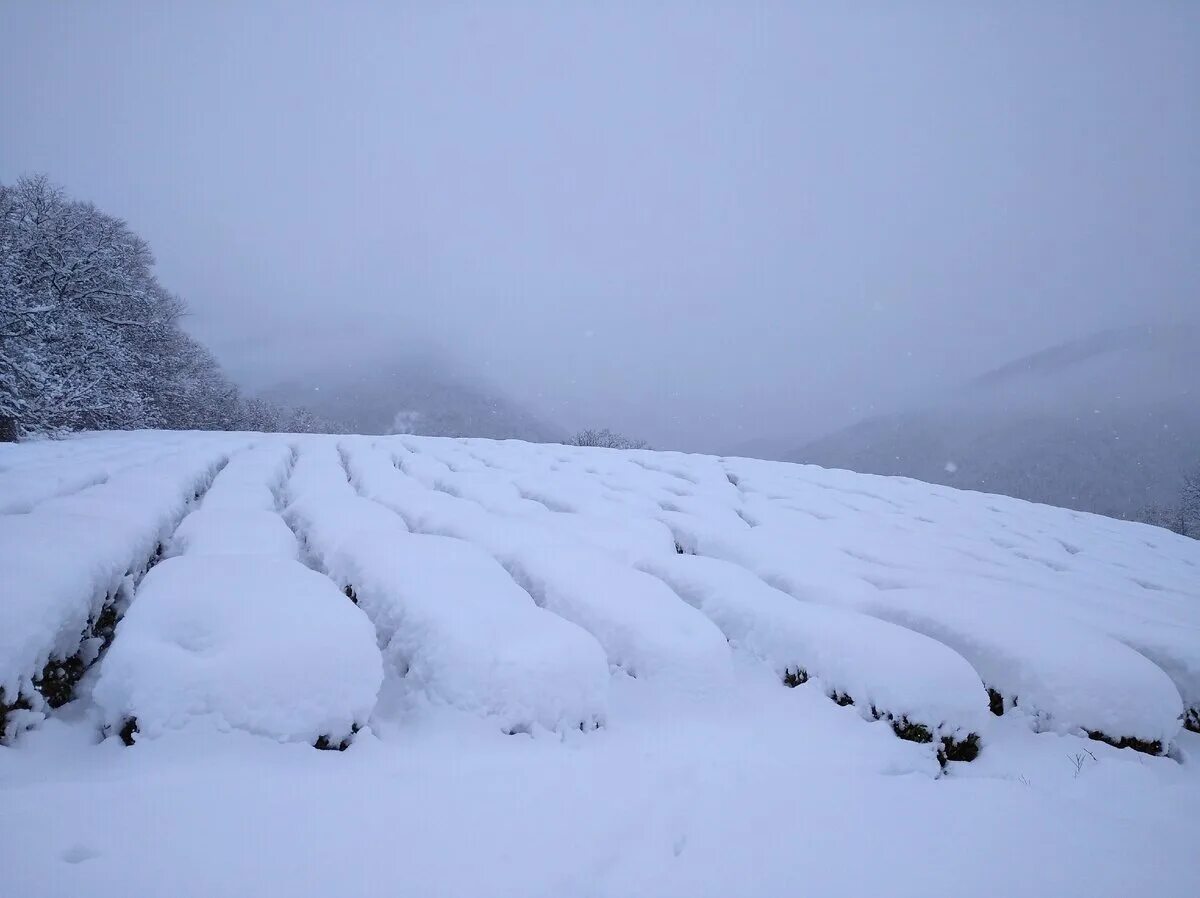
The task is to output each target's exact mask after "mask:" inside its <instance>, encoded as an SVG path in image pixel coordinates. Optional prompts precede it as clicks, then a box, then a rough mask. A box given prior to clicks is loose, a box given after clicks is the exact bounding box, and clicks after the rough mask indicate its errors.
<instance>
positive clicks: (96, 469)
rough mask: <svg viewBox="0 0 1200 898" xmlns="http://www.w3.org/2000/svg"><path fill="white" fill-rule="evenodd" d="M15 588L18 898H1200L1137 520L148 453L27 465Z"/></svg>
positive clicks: (577, 477) (1176, 672) (813, 476)
mask: <svg viewBox="0 0 1200 898" xmlns="http://www.w3.org/2000/svg"><path fill="white" fill-rule="evenodd" d="M0 570H2V571H3V587H2V593H3V595H2V597H0V690H2V692H0V711H2V713H3V716H4V722H3V726H4V742H5V745H4V746H3V747H0V894H3V895H6V896H7V895H12V896H22V898H38V896H76V895H80V894H86V895H89V896H93V898H108V896H130V895H133V896H164V898H165V896H171V898H179V896H215V895H279V896H288V898H298V896H309V895H312V896H317V895H320V896H327V895H347V896H373V895H379V896H385V895H386V896H408V895H411V896H438V895H457V896H509V895H511V896H523V895H537V896H542V895H545V896H574V895H586V896H601V895H603V896H622V898H630V896H675V895H678V896H704V895H712V896H722V898H730V896H742V895H746V896H750V895H753V896H759V895H780V896H784V895H786V896H795V895H798V894H807V895H814V896H848V898H849V896H854V898H859V896H864V895H921V896H929V895H949V894H953V895H989V896H990V895H997V896H1001V895H1003V896H1008V895H1053V896H1073V895H1079V896H1089V898H1096V896H1104V895H1113V896H1117V895H1122V896H1124V895H1130V894H1153V895H1156V896H1181V898H1182V896H1195V895H1200V863H1197V860H1196V858H1197V851H1198V849H1197V846H1200V772H1198V771H1200V735H1197V734H1196V733H1195V732H1192V731H1189V730H1188V729H1186V728H1184V724H1185V723H1187V724H1188V725H1189V726H1191V727H1192V728H1193V729H1200V542H1196V541H1192V540H1187V539H1184V538H1182V537H1178V536H1175V535H1173V534H1171V533H1169V532H1166V531H1163V530H1158V529H1154V528H1151V527H1148V526H1145V525H1140V524H1128V523H1122V522H1118V521H1113V520H1109V519H1106V518H1100V517H1095V516H1091V515H1087V514H1081V513H1076V512H1070V511H1064V510H1061V509H1055V508H1050V507H1046V506H1038V505H1031V504H1028V503H1024V502H1020V501H1017V500H1012V499H1006V498H1002V497H998V496H990V495H983V494H976V493H963V492H957V491H955V490H952V489H948V488H944V487H938V486H930V485H928V484H924V483H918V482H915V481H910V480H903V479H897V478H885V477H873V476H865V475H858V474H851V473H847V472H843V471H827V470H823V469H820V468H813V467H804V466H797V465H788V464H781V463H770V462H760V461H751V460H747V459H733V458H729V459H721V458H714V457H707V456H689V455H682V454H678V453H668V452H651V451H625V452H617V451H613V450H604V449H579V448H570V447H563V446H555V445H530V444H525V443H520V442H492V441H487V440H450V439H436V438H420V437H401V436H397V437H379V438H375V437H317V436H292V435H261V434H211V433H192V434H186V433H154V432H138V433H126V434H94V435H83V436H79V437H76V438H73V439H69V440H64V441H58V442H35V443H26V444H21V445H15V446H0ZM789 687H790V688H789ZM997 712H1003V713H1002V714H1000V713H997ZM314 745H316V746H318V747H321V748H327V749H339V748H341V749H344V750H342V751H338V750H327V751H318V750H315V749H314V747H313V746H314Z"/></svg>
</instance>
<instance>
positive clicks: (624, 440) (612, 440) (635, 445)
mask: <svg viewBox="0 0 1200 898" xmlns="http://www.w3.org/2000/svg"><path fill="white" fill-rule="evenodd" d="M567 445H568V446H602V447H604V448H607V449H649V448H650V444H649V443H647V442H646V441H645V440H635V439H631V438H630V437H626V436H622V435H621V434H619V433H614V432H613V431H611V430H609V429H608V428H607V427H605V428H602V429H600V430H591V429H589V430H581V431H579V432H578V433H576V434H575V435H574V436H572V437H571V438H570V439H569V440H567Z"/></svg>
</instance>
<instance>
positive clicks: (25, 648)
mask: <svg viewBox="0 0 1200 898" xmlns="http://www.w3.org/2000/svg"><path fill="white" fill-rule="evenodd" d="M222 460H223V456H222V455H221V454H220V453H219V451H217V450H215V449H209V450H204V449H199V450H193V451H190V452H188V451H185V452H180V453H175V454H171V455H168V456H166V457H163V458H157V459H156V460H155V462H154V464H146V465H135V466H132V467H129V468H127V469H124V470H122V471H120V472H118V473H116V474H113V475H112V476H109V477H107V478H106V479H104V480H103V481H101V482H99V483H95V484H92V485H89V486H86V487H84V488H82V489H81V490H79V491H78V492H75V493H72V494H66V495H59V496H57V497H55V498H51V499H47V500H45V501H42V502H40V503H38V504H37V505H36V507H35V508H34V510H33V511H31V512H28V513H24V514H11V515H0V569H2V570H3V571H4V572H5V574H4V575H5V579H6V581H7V582H9V583H11V584H13V585H14V586H16V588H13V589H11V590H6V591H5V592H6V594H5V598H4V601H3V602H0V692H3V695H2V696H0V739H8V738H11V735H12V733H11V732H10V729H11V728H10V727H9V726H8V725H7V722H6V720H5V718H7V716H8V711H9V709H11V708H14V707H18V705H21V704H23V705H27V706H29V707H30V708H31V709H32V710H37V709H38V708H40V707H41V706H42V705H43V703H44V701H45V702H48V703H49V704H50V705H51V706H58V705H60V704H63V703H65V702H66V701H69V700H70V698H71V697H72V696H73V693H74V687H75V683H76V682H77V681H78V679H79V678H80V676H82V674H83V672H84V670H85V669H86V668H87V667H88V666H89V665H90V664H92V663H93V662H94V661H95V659H96V657H97V655H98V654H99V652H100V650H101V649H102V648H103V646H104V644H105V643H106V642H107V641H108V639H110V638H111V632H110V630H111V623H112V619H113V618H114V617H115V614H116V612H117V608H116V606H117V603H118V596H119V594H120V593H121V592H122V590H123V588H124V587H125V585H126V583H127V582H132V581H135V580H136V579H137V577H138V576H140V575H141V574H142V572H143V571H145V569H146V568H147V567H148V566H149V565H150V564H152V563H153V561H154V559H155V558H156V557H157V555H158V554H159V552H160V550H161V548H162V546H163V543H164V541H165V540H166V539H167V537H168V535H169V534H170V532H171V530H172V528H173V527H174V526H175V524H176V523H177V522H178V521H179V519H180V518H181V517H182V516H183V514H184V513H185V511H186V509H187V507H188V504H189V503H190V502H191V501H193V500H194V498H195V496H196V495H197V494H198V492H199V491H201V490H203V489H204V487H205V485H206V484H207V483H208V481H209V480H210V478H211V477H212V474H213V471H214V470H216V468H217V467H218V465H219V464H220V463H221V462H222Z"/></svg>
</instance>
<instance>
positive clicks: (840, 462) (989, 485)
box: [786, 327, 1200, 517]
mask: <svg viewBox="0 0 1200 898" xmlns="http://www.w3.org/2000/svg"><path fill="white" fill-rule="evenodd" d="M1198 384H1200V331H1198V330H1197V329H1196V328H1194V327H1182V328H1179V327H1176V328H1171V329H1155V328H1150V327H1138V328H1129V329H1122V330H1114V331H1105V332H1102V333H1098V334H1095V335H1092V336H1090V337H1087V338H1084V339H1081V340H1073V341H1069V342H1065V343H1062V344H1059V345H1057V346H1054V347H1051V348H1050V349H1046V350H1042V351H1040V352H1036V353H1032V354H1030V355H1028V356H1024V357H1022V358H1019V359H1016V360H1014V361H1012V362H1010V363H1008V364H1005V365H1002V366H1000V367H998V368H995V369H993V370H991V371H988V372H986V373H984V374H981V375H979V376H977V377H975V378H973V379H971V380H970V381H968V382H966V383H965V384H962V385H961V386H960V387H958V388H956V389H952V390H950V391H948V392H946V393H945V394H943V395H942V396H939V397H938V398H936V399H934V400H931V401H929V402H927V403H926V404H925V405H923V406H921V407H918V408H913V409H910V410H907V411H902V412H898V413H894V414H888V415H880V416H875V417H871V418H867V419H865V420H863V421H860V422H858V423H856V424H853V425H851V426H849V427H846V428H843V429H841V430H838V431H835V432H834V433H832V434H829V435H827V436H825V437H822V438H819V439H817V440H813V441H811V442H809V443H807V444H805V445H803V446H801V447H800V448H799V449H797V450H795V451H793V452H791V453H789V454H788V455H787V456H786V457H787V459H788V460H790V461H798V462H807V463H812V464H817V465H821V466H823V467H835V468H848V469H850V470H855V471H861V472H865V473H873V474H891V475H902V476H907V477H913V478H916V479H918V480H924V481H928V482H931V483H941V484H945V485H947V486H953V487H959V488H963V489H973V490H981V491H985V492H994V493H1002V494H1005V495H1010V496H1015V497H1017V498H1021V499H1029V500H1031V501H1036V502H1045V503H1048V504H1052V505H1061V506H1064V507H1068V508H1075V509H1079V510H1082V511H1093V512H1098V513H1100V514H1108V515H1113V516H1116V517H1132V516H1136V515H1137V514H1138V513H1139V512H1140V511H1141V510H1142V509H1143V508H1145V506H1147V505H1149V504H1165V503H1170V502H1173V501H1174V500H1175V499H1177V497H1178V490H1179V486H1180V478H1181V476H1182V474H1183V473H1184V472H1185V471H1187V470H1189V469H1191V468H1193V467H1194V466H1196V465H1197V464H1198V463H1200V387H1198V386H1197V385H1198Z"/></svg>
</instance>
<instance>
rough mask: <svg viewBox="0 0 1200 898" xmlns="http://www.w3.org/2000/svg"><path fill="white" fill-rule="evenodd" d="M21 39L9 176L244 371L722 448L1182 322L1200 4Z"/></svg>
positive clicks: (320, 10) (496, 9) (462, 17)
mask: <svg viewBox="0 0 1200 898" xmlns="http://www.w3.org/2000/svg"><path fill="white" fill-rule="evenodd" d="M901 6H903V7H904V9H903V10H901V9H899V7H901ZM0 34H3V36H4V51H3V53H0V180H2V181H5V182H8V181H11V180H12V179H14V178H15V177H17V176H18V175H20V174H22V173H28V172H45V173H47V174H49V175H50V176H51V177H52V178H53V179H54V180H56V181H57V182H59V183H60V184H62V185H63V186H64V187H65V188H66V189H67V190H68V191H69V192H70V193H71V194H73V195H75V196H78V197H80V198H85V199H90V200H92V201H94V202H95V203H97V205H99V206H100V207H101V208H102V209H104V210H105V211H108V212H111V213H113V214H116V215H120V216H122V217H124V218H126V219H128V221H129V222H130V223H131V224H132V226H133V227H134V228H135V229H136V230H137V231H138V232H139V233H141V234H142V235H143V236H144V237H145V238H147V239H148V240H149V241H150V243H151V245H152V246H153V247H154V250H155V253H156V255H157V258H158V272H159V277H160V279H161V280H162V281H163V283H164V284H165V285H166V286H167V287H169V288H170V289H172V290H174V291H176V292H178V293H180V294H181V295H182V296H183V297H184V298H185V299H186V300H187V301H188V302H189V303H190V305H191V308H192V310H193V315H192V317H191V320H190V323H189V327H190V329H191V330H192V331H193V332H194V333H195V334H197V335H198V336H199V337H201V338H202V339H204V340H205V341H207V342H208V343H209V344H210V345H211V346H212V347H213V349H214V350H215V351H216V352H217V353H218V355H219V356H220V358H221V359H222V360H223V361H224V362H225V363H226V365H227V366H228V367H229V369H230V370H231V372H232V373H234V374H235V375H236V376H237V377H239V378H241V379H243V381H244V382H247V383H251V384H265V383H269V382H271V381H273V380H276V379H280V378H283V377H286V376H287V375H288V374H289V373H290V372H291V370H293V369H295V368H297V367H309V366H311V365H313V364H314V363H318V362H321V361H322V360H323V359H325V358H330V359H336V358H338V357H339V356H342V355H343V354H346V353H353V354H365V355H375V354H383V353H385V352H397V353H402V352H407V351H409V347H412V346H425V345H432V346H435V347H441V348H442V349H444V350H445V351H447V352H449V353H450V354H451V355H452V356H453V357H454V358H455V359H456V360H457V364H459V365H461V366H463V369H464V370H467V369H472V370H476V371H482V372H484V373H486V375H487V376H488V377H490V378H491V379H492V380H493V381H494V382H495V383H497V384H498V385H500V386H501V387H503V388H505V389H506V390H507V391H509V392H511V393H512V394H513V395H514V396H515V397H516V398H517V399H518V400H520V401H523V402H525V403H526V404H527V405H529V406H531V407H533V408H535V409H536V410H538V411H540V412H542V413H544V414H546V415H547V416H548V417H550V418H553V419H555V420H556V421H558V422H559V423H561V424H562V425H563V426H565V427H576V426H582V425H585V424H597V425H600V424H609V425H611V426H613V427H616V428H619V429H624V430H627V431H630V432H633V433H635V434H636V435H639V436H643V437H645V438H648V439H650V440H651V441H652V442H653V443H655V444H656V445H660V446H680V447H683V448H728V447H730V446H732V445H734V444H736V443H737V442H738V441H740V440H742V439H751V438H754V437H759V436H764V435H779V434H789V435H790V434H795V435H798V436H812V435H816V434H817V433H819V432H821V431H824V430H826V429H827V428H828V427H832V426H836V425H840V424H843V423H846V422H847V421H848V420H850V419H853V418H855V417H857V416H858V415H860V414H863V413H866V412H868V411H869V410H871V409H872V408H876V409H886V408H890V407H893V406H895V405H896V404H898V403H902V402H907V401H911V400H912V399H913V397H917V396H920V395H921V394H923V393H924V392H925V391H928V390H930V389H935V388H936V387H937V386H938V385H939V384H950V383H954V382H956V381H958V380H959V379H961V378H963V377H964V376H967V375H970V374H974V373H977V372H978V371H980V370H983V369H984V368H987V367H990V366H992V365H994V364H999V363H1002V362H1004V361H1006V360H1008V359H1009V358H1011V357H1013V356H1015V355H1019V354H1022V353H1025V352H1028V351H1030V350H1034V349H1039V348H1042V347H1044V346H1047V345H1050V344H1052V343H1055V342H1057V341H1059V340H1062V339H1067V338H1072V337H1077V336H1082V335H1085V334H1088V333H1090V332H1093V331H1095V330H1098V329H1102V328H1108V327H1114V326H1120V325H1124V324H1132V323H1140V322H1165V323H1167V324H1171V323H1173V322H1176V321H1179V320H1182V319H1183V318H1186V317H1192V318H1194V317H1196V312H1195V309H1196V307H1197V306H1200V293H1198V291H1197V284H1198V283H1200V3H1182V2H1181V3H1176V4H1156V3H1147V2H1129V3H1126V4H1120V5H1111V4H1110V5H1103V4H1098V3H1091V2H1089V3H1079V4H1070V3H1054V4H1049V3H1036V4H1035V3H1030V4H1007V3H1005V4H996V3H987V4H979V5H974V4H964V3H957V2H954V3H952V2H949V0H947V2H945V3H939V4H928V5H918V4H893V3H883V4H879V5H874V4H854V5H853V6H852V7H851V5H850V4H842V3H831V4H826V5H825V7H824V8H823V9H821V10H817V9H815V8H814V7H811V6H808V5H805V4H780V5H777V6H776V5H771V4H764V5H760V4H750V3H739V4H728V5H724V4H716V3H689V4H680V5H671V4H666V3H630V4H614V3H568V4H564V3H545V4H534V5H523V4H521V5H518V4H502V3H485V4H479V5H471V4H458V3H454V4H434V3H432V2H429V3H419V4H400V3H378V4H352V3H345V2H343V3H337V4H334V3H327V4H320V5H311V6H310V5H305V4H299V3H291V2H289V3H280V4H268V3H262V2H247V3H241V2H228V3H217V2H192V3H182V2H178V3H152V2H142V3H134V4H122V3H114V2H102V3H101V2H87V3H65V2H63V3H40V2H18V0H6V2H3V3H2V4H0Z"/></svg>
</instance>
